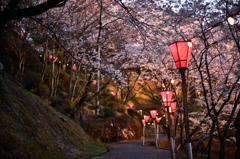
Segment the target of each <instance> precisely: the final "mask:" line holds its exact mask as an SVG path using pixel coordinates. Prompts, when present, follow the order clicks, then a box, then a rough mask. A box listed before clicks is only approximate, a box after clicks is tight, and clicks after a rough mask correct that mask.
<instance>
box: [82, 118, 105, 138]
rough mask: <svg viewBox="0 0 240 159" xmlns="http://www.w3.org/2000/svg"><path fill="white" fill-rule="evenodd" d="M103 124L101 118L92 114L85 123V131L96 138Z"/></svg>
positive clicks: (100, 133) (99, 134) (100, 132)
mask: <svg viewBox="0 0 240 159" xmlns="http://www.w3.org/2000/svg"><path fill="white" fill-rule="evenodd" d="M103 124H104V122H102V119H101V118H98V117H96V116H93V117H91V118H88V122H87V123H86V131H87V133H88V134H89V135H90V136H91V138H93V139H95V140H96V139H97V138H98V137H99V136H101V135H102V131H103Z"/></svg>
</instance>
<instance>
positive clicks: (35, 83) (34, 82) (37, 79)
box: [24, 71, 42, 92]
mask: <svg viewBox="0 0 240 159" xmlns="http://www.w3.org/2000/svg"><path fill="white" fill-rule="evenodd" d="M24 81H25V82H24V84H25V88H26V89H27V90H28V91H30V90H31V91H32V92H36V91H37V90H38V89H39V87H40V86H41V84H42V75H41V74H39V73H36V72H32V71H26V76H25V79H24Z"/></svg>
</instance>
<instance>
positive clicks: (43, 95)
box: [37, 84, 50, 98]
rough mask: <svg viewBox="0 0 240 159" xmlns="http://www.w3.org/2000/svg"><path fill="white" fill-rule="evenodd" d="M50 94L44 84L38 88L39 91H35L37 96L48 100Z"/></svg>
mask: <svg viewBox="0 0 240 159" xmlns="http://www.w3.org/2000/svg"><path fill="white" fill-rule="evenodd" d="M49 93H50V89H49V87H48V86H47V85H46V84H41V85H40V86H39V89H38V91H37V95H38V96H39V97H41V98H48V95H49Z"/></svg>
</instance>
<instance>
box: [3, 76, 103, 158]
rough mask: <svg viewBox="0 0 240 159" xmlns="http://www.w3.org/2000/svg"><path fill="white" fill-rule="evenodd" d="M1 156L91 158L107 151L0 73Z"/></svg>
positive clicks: (41, 101) (46, 104) (78, 127)
mask: <svg viewBox="0 0 240 159" xmlns="http://www.w3.org/2000/svg"><path fill="white" fill-rule="evenodd" d="M0 127H1V128H0V158H43V159H49V158H57V159H61V158H64V159H65V158H90V157H92V156H95V155H97V154H100V153H103V152H106V148H105V147H104V146H103V145H101V144H99V143H95V142H94V141H93V140H92V139H91V138H90V137H89V136H88V135H87V134H86V133H85V132H84V131H83V129H82V128H81V127H80V126H79V125H78V124H76V123H75V122H74V121H72V120H71V119H70V118H68V117H66V116H64V115H62V114H61V113H59V112H57V111H56V110H55V109H53V108H52V107H51V106H50V105H49V104H48V103H46V102H44V101H43V100H41V99H40V98H39V97H37V96H36V95H34V94H32V93H29V92H28V91H26V90H23V89H22V88H21V87H20V86H17V85H16V84H15V83H14V82H13V81H11V80H9V79H7V78H6V77H5V78H3V77H2V76H1V75H0Z"/></svg>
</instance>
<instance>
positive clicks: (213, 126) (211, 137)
mask: <svg viewBox="0 0 240 159" xmlns="http://www.w3.org/2000/svg"><path fill="white" fill-rule="evenodd" d="M214 129H215V121H214V120H213V124H212V129H211V131H210V138H209V142H208V159H211V154H212V141H213V132H214Z"/></svg>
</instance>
